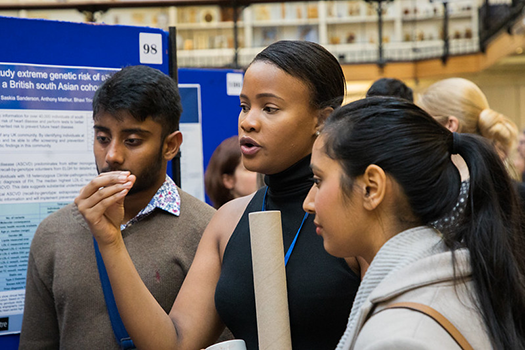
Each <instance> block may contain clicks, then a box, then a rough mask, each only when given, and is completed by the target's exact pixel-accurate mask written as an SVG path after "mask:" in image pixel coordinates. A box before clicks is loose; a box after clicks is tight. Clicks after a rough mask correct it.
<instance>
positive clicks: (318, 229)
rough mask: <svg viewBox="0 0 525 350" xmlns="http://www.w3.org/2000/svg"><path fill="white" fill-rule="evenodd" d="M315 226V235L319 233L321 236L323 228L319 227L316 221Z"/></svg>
mask: <svg viewBox="0 0 525 350" xmlns="http://www.w3.org/2000/svg"><path fill="white" fill-rule="evenodd" d="M314 225H315V233H317V234H318V235H319V236H320V235H321V231H322V229H323V227H322V226H321V225H319V224H318V223H316V222H315V221H314Z"/></svg>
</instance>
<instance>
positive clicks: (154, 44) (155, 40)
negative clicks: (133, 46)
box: [139, 33, 162, 64]
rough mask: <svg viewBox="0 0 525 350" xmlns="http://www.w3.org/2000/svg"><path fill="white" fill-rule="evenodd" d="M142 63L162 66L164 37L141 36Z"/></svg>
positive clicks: (158, 35) (144, 34)
mask: <svg viewBox="0 0 525 350" xmlns="http://www.w3.org/2000/svg"><path fill="white" fill-rule="evenodd" d="M139 52H140V63H149V64H162V35H161V34H154V33H140V34H139Z"/></svg>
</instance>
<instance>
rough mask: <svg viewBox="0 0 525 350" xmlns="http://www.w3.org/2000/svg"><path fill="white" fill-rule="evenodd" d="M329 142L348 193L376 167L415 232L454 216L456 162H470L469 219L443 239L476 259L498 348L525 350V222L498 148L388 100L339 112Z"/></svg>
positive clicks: (328, 126) (327, 131) (331, 121)
mask: <svg viewBox="0 0 525 350" xmlns="http://www.w3.org/2000/svg"><path fill="white" fill-rule="evenodd" d="M323 135H324V137H325V150H326V153H327V155H328V156H330V157H331V158H333V159H335V160H337V161H339V163H340V164H341V166H342V168H343V170H344V172H345V176H344V178H343V184H344V185H343V186H344V191H345V192H347V193H350V191H351V187H350V186H351V184H352V182H353V179H354V178H356V177H357V176H359V175H362V174H363V173H364V171H365V169H366V168H367V167H368V165H370V164H376V165H378V166H380V167H381V168H382V169H383V170H384V171H385V172H386V173H387V174H389V175H390V176H392V177H393V178H394V179H395V180H396V182H397V183H398V184H399V185H400V186H401V188H402V189H403V191H404V194H405V195H406V197H407V200H408V204H409V206H410V208H409V209H405V210H406V211H408V212H403V211H400V212H399V213H398V216H399V219H400V220H404V221H405V220H407V218H412V220H413V221H414V222H413V223H414V224H428V223H430V222H432V221H433V220H436V219H437V218H440V217H443V216H444V215H445V214H447V213H448V212H449V211H450V210H451V208H452V206H453V205H454V204H455V203H456V201H457V198H458V195H459V190H460V183H461V180H460V176H459V172H458V170H457V168H456V167H455V166H454V164H453V163H452V160H451V157H450V156H451V153H459V154H460V155H461V156H462V157H463V158H464V159H465V161H466V163H467V165H468V168H469V172H470V189H469V191H470V192H469V200H468V203H467V207H466V209H465V215H464V217H463V219H462V220H461V222H460V224H459V225H458V226H457V227H456V228H455V229H453V230H450V231H447V232H443V240H444V242H445V244H446V245H447V246H448V247H449V248H450V249H451V251H452V253H454V250H456V249H458V248H461V247H466V248H468V249H469V251H470V264H471V267H472V279H473V282H474V286H475V291H476V296H477V305H478V306H479V310H480V312H481V314H482V317H483V319H484V321H485V324H486V326H487V331H488V333H489V337H490V339H491V341H492V345H493V347H494V348H495V349H525V316H524V315H525V250H524V239H525V237H524V235H523V225H522V215H521V210H520V206H519V204H518V198H517V195H516V193H515V189H514V186H513V183H512V181H511V180H510V178H509V176H508V174H507V172H506V170H505V167H504V165H503V164H502V162H501V160H500V159H499V157H498V155H497V154H496V151H495V150H494V147H493V146H492V145H490V144H489V143H488V142H487V141H486V140H485V139H483V138H482V137H479V136H475V135H468V134H462V135H454V134H452V133H451V132H450V131H449V130H448V129H446V128H445V127H443V126H442V125H440V124H439V123H438V122H436V121H435V120H434V119H433V118H432V117H431V116H429V115H428V114H427V113H426V112H424V111H423V110H422V109H420V108H419V107H417V106H415V105H414V104H411V103H409V102H406V101H403V100H400V99H395V98H386V97H383V98H382V97H371V98H366V99H363V100H359V101H356V102H353V103H350V104H348V105H345V106H343V107H341V108H339V109H337V110H336V111H335V112H334V113H333V114H332V115H331V116H330V117H329V118H328V120H327V121H326V123H325V126H324V129H323ZM345 184H346V185H345ZM398 210H399V209H398ZM414 218H415V219H414ZM453 256H454V255H453Z"/></svg>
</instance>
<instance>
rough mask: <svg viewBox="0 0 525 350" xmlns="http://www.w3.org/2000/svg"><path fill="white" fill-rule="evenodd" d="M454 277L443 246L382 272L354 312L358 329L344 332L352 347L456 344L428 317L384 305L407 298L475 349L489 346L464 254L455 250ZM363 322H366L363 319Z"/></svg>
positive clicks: (442, 346) (368, 349) (451, 346)
mask: <svg viewBox="0 0 525 350" xmlns="http://www.w3.org/2000/svg"><path fill="white" fill-rule="evenodd" d="M456 257H457V262H458V265H459V267H460V268H459V269H458V270H456V273H457V276H458V277H465V278H466V282H465V283H460V284H457V285H456V288H455V287H454V284H453V269H452V263H451V253H450V252H446V251H444V250H443V251H442V252H438V253H437V254H434V255H431V256H428V257H425V258H423V259H420V260H417V261H415V262H413V263H411V264H409V265H408V266H405V267H404V268H402V269H400V270H398V271H395V272H393V273H392V274H391V275H389V276H388V277H386V278H385V279H384V280H383V281H381V283H380V284H379V285H378V286H377V287H376V288H375V289H374V290H373V291H372V293H371V294H370V296H369V297H368V298H367V300H366V301H365V302H364V304H363V306H362V307H361V309H360V312H359V313H358V315H357V327H356V328H354V329H355V330H357V331H354V332H353V333H351V334H349V335H350V337H351V339H352V341H351V344H352V345H351V346H350V348H353V349H360V350H361V349H366V350H375V349H436V350H437V349H440V350H442V349H453V350H455V349H459V346H458V345H457V344H456V343H455V342H454V340H453V339H452V338H451V337H450V335H449V334H448V333H446V331H445V330H444V329H443V328H441V326H440V325H439V324H438V323H437V322H436V321H434V320H433V319H432V318H430V317H429V316H426V315H423V314H421V313H419V312H417V311H412V310H407V309H389V310H385V311H383V312H380V313H378V314H377V312H378V311H380V310H381V309H383V308H384V307H385V306H387V305H389V304H393V303H397V302H403V301H410V302H418V303H422V304H425V305H428V306H430V307H432V308H434V309H436V310H437V311H439V312H440V313H441V314H443V315H444V316H445V317H446V318H447V319H448V320H449V321H450V322H452V324H454V326H456V328H457V329H458V330H459V331H460V332H461V333H462V334H463V336H464V337H465V338H466V339H467V341H468V342H469V343H470V345H472V347H473V348H474V349H476V350H478V349H479V350H481V349H491V348H492V347H491V344H490V341H489V339H488V336H487V333H486V331H485V326H484V323H483V322H482V319H481V315H480V314H479V312H478V311H477V310H476V308H475V307H474V302H473V300H472V299H471V298H470V297H469V295H470V293H468V292H467V290H468V289H470V290H472V288H473V284H472V281H471V278H470V276H471V272H470V265H469V262H468V261H469V254H468V251H467V250H466V249H462V250H459V251H457V252H456ZM365 321H366V323H365Z"/></svg>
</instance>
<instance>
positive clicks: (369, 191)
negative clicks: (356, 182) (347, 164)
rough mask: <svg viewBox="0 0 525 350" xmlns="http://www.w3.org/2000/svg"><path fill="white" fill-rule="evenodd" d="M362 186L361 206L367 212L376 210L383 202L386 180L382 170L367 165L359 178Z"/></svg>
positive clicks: (373, 165)
mask: <svg viewBox="0 0 525 350" xmlns="http://www.w3.org/2000/svg"><path fill="white" fill-rule="evenodd" d="M361 179H362V181H363V186H364V192H363V206H364V207H365V209H367V210H374V209H376V208H377V207H378V206H379V205H380V204H381V203H382V202H383V200H384V198H385V193H386V186H387V178H386V174H385V172H384V170H383V169H382V168H381V167H379V166H377V165H375V164H371V165H369V166H368V167H367V168H366V170H365V172H364V174H363V175H362V176H361Z"/></svg>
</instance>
